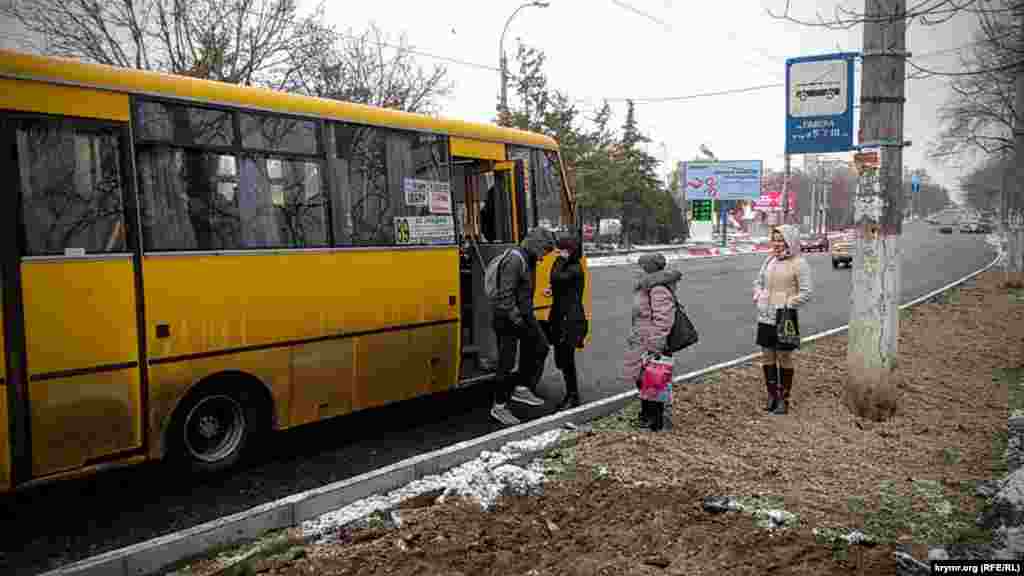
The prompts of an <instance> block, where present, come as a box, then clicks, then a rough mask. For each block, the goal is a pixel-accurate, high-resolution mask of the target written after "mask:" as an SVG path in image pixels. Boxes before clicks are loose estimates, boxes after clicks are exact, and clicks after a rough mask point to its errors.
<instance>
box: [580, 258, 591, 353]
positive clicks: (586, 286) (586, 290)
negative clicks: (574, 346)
mask: <svg viewBox="0 0 1024 576" xmlns="http://www.w3.org/2000/svg"><path fill="white" fill-rule="evenodd" d="M580 266H581V267H582V268H583V279H584V282H583V310H584V312H585V313H586V315H587V322H588V324H589V325H590V329H589V330H587V337H586V339H585V340H584V341H583V343H584V345H587V344H590V337H591V335H592V334H593V333H594V317H593V306H592V304H591V303H592V300H591V296H590V295H591V294H592V291H591V289H590V286H591V284H593V282H591V279H592V278H593V276H592V275H591V274H590V266H589V265H588V264H587V258H586V257H583V258H581V259H580Z"/></svg>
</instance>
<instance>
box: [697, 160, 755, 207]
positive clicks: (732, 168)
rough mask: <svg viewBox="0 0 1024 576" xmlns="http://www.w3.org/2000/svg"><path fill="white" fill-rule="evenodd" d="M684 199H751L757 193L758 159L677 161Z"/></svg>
mask: <svg viewBox="0 0 1024 576" xmlns="http://www.w3.org/2000/svg"><path fill="white" fill-rule="evenodd" d="M679 164H680V170H681V172H682V174H683V177H684V179H685V180H684V182H685V188H686V199H687V200H753V199H755V198H757V197H758V196H760V195H761V173H762V162H761V161H760V160H731V161H724V162H714V161H706V162H705V161H695V162H680V163H679Z"/></svg>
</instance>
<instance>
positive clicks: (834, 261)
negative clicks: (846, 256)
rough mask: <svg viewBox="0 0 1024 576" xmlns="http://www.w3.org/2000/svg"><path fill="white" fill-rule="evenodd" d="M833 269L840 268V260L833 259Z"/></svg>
mask: <svg viewBox="0 0 1024 576" xmlns="http://www.w3.org/2000/svg"><path fill="white" fill-rule="evenodd" d="M832 269H833V270H839V261H838V260H833V261H832Z"/></svg>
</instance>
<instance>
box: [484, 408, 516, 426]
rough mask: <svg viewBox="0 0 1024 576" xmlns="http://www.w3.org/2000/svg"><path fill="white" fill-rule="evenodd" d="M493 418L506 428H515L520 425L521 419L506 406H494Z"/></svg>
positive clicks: (492, 410)
mask: <svg viewBox="0 0 1024 576" xmlns="http://www.w3.org/2000/svg"><path fill="white" fill-rule="evenodd" d="M491 418H494V419H495V420H497V421H498V422H500V423H502V424H503V425H505V426H515V425H516V424H519V418H516V417H515V416H514V415H513V414H512V413H511V412H509V411H508V408H506V407H505V406H497V405H495V406H492V407H491Z"/></svg>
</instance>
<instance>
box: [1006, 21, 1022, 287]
mask: <svg viewBox="0 0 1024 576" xmlns="http://www.w3.org/2000/svg"><path fill="white" fill-rule="evenodd" d="M1016 10H1017V19H1018V21H1019V23H1020V36H1019V37H1018V41H1019V43H1020V44H1019V47H1018V49H1017V50H1018V51H1017V54H1018V55H1019V54H1024V2H1018V3H1017V6H1016ZM1015 109H1016V112H1017V117H1016V118H1015V119H1014V120H1015V121H1014V126H1013V135H1014V156H1015V161H1014V163H1013V167H1012V168H1011V174H1010V178H1009V180H1010V181H1009V186H1008V187H1007V188H1006V189H1005V191H1006V202H1005V203H1004V212H1003V222H1004V224H1003V229H1004V230H1006V240H1007V242H1006V281H1007V283H1012V284H1013V285H1015V286H1024V64H1019V65H1018V66H1017V103H1016V107H1015Z"/></svg>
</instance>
